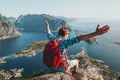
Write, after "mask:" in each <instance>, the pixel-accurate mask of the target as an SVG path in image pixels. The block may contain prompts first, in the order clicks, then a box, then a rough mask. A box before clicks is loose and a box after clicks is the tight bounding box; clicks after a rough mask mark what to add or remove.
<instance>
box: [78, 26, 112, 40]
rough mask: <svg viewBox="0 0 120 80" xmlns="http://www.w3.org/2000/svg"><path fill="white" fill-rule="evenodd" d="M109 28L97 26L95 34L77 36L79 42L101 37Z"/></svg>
mask: <svg viewBox="0 0 120 80" xmlns="http://www.w3.org/2000/svg"><path fill="white" fill-rule="evenodd" d="M109 28H110V26H108V25H105V26H103V27H100V26H99V25H97V27H96V31H95V32H93V33H90V34H85V35H79V36H78V38H79V40H80V41H83V40H88V39H89V38H92V37H95V36H98V35H102V34H104V33H106V32H108V30H109Z"/></svg>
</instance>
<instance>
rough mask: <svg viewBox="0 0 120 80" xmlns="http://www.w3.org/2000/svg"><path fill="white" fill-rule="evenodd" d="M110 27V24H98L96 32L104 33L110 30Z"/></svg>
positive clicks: (98, 33) (97, 33)
mask: <svg viewBox="0 0 120 80" xmlns="http://www.w3.org/2000/svg"><path fill="white" fill-rule="evenodd" d="M109 28H110V26H108V25H105V26H103V27H101V28H100V25H99V24H98V25H97V27H96V32H95V33H96V35H102V34H104V33H106V32H108V30H109Z"/></svg>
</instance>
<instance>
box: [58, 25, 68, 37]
mask: <svg viewBox="0 0 120 80" xmlns="http://www.w3.org/2000/svg"><path fill="white" fill-rule="evenodd" d="M58 35H60V36H62V37H65V38H67V37H68V36H69V28H68V27H62V28H60V29H59V31H58Z"/></svg>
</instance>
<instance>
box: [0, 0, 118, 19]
mask: <svg viewBox="0 0 120 80" xmlns="http://www.w3.org/2000/svg"><path fill="white" fill-rule="evenodd" d="M0 13H1V14H2V15H4V16H7V17H16V18H17V17H18V16H20V15H26V14H49V15H53V16H65V17H69V18H71V17H72V18H100V19H120V0H0Z"/></svg>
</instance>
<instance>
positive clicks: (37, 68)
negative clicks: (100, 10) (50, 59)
mask: <svg viewBox="0 0 120 80" xmlns="http://www.w3.org/2000/svg"><path fill="white" fill-rule="evenodd" d="M68 23H69V24H70V25H71V32H70V36H69V38H72V37H75V36H78V35H82V34H87V33H91V32H94V31H95V29H96V26H97V25H98V24H100V26H104V25H106V24H107V25H109V26H110V30H109V32H108V33H106V34H104V35H100V36H96V37H95V38H96V39H97V41H98V44H88V43H86V42H85V41H80V42H79V43H77V44H75V45H73V46H70V47H69V48H68V50H69V55H73V54H76V53H78V52H80V51H81V47H85V48H86V50H87V53H88V55H89V56H90V57H92V58H95V59H100V60H103V61H104V64H106V65H108V66H109V68H110V69H112V70H115V71H118V72H120V63H119V61H120V45H119V44H115V43H113V42H117V43H120V20H81V19H79V20H75V21H69V22H68ZM21 32H22V36H21V37H17V38H11V39H5V40H0V58H1V57H4V56H11V55H12V54H15V53H16V52H19V51H20V50H21V49H23V48H26V47H27V46H29V45H30V44H31V43H32V42H36V41H42V40H47V36H46V35H47V33H46V32H24V31H21ZM53 34H54V36H56V35H57V33H56V32H53ZM15 68H16V69H19V68H24V71H23V72H22V75H23V77H30V76H32V75H34V74H37V73H39V72H41V71H43V70H44V69H46V68H47V67H46V66H45V65H44V64H43V62H42V52H39V53H38V54H37V55H36V56H33V57H19V58H14V57H9V58H7V59H6V63H3V64H0V70H5V71H10V70H11V69H15Z"/></svg>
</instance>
